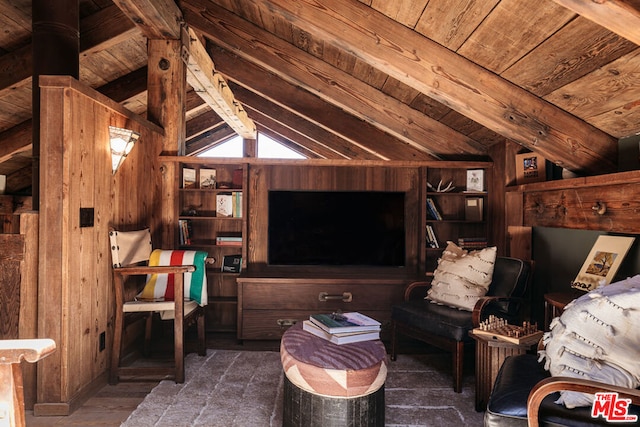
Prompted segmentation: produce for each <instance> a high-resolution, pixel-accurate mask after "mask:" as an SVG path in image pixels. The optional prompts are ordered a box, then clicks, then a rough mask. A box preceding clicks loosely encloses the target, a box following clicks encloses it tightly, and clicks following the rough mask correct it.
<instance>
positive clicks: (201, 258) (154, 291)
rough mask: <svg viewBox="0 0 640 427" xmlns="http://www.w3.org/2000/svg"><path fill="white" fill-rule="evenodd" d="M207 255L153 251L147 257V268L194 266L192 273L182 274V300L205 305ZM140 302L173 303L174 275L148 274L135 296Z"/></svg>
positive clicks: (204, 253) (198, 252)
mask: <svg viewBox="0 0 640 427" xmlns="http://www.w3.org/2000/svg"><path fill="white" fill-rule="evenodd" d="M207 255H208V254H207V253H206V252H202V251H173V250H162V249H155V250H154V251H153V252H152V253H151V256H150V257H149V266H166V265H194V266H195V267H196V270H195V271H194V272H193V273H185V274H184V298H185V300H193V301H196V302H197V303H198V304H200V305H201V306H205V305H207V272H206V269H205V260H206V258H207ZM137 298H138V299H140V300H152V301H173V299H174V275H173V274H149V275H147V283H146V284H145V286H144V289H143V290H142V292H140V293H139V294H138V296H137Z"/></svg>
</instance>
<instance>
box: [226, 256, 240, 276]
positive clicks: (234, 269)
mask: <svg viewBox="0 0 640 427" xmlns="http://www.w3.org/2000/svg"><path fill="white" fill-rule="evenodd" d="M241 269H242V255H225V256H224V257H222V267H221V270H222V272H223V273H240V270H241Z"/></svg>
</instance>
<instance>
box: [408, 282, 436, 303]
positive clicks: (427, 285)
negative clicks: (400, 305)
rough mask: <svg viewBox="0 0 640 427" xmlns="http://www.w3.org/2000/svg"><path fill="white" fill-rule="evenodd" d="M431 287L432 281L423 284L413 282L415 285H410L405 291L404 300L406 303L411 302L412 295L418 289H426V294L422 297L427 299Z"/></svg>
mask: <svg viewBox="0 0 640 427" xmlns="http://www.w3.org/2000/svg"><path fill="white" fill-rule="evenodd" d="M430 287H431V282H430V281H421V282H413V283H409V284H408V285H407V287H406V288H405V289H404V300H405V301H409V300H411V299H412V298H411V295H412V294H413V293H414V292H416V290H418V289H422V288H424V294H423V295H422V297H425V296H426V295H427V290H428V289H429V288H430Z"/></svg>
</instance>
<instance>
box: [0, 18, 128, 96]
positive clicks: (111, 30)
mask: <svg viewBox="0 0 640 427" xmlns="http://www.w3.org/2000/svg"><path fill="white" fill-rule="evenodd" d="M106 24H108V25H106ZM137 31H138V30H137V29H136V28H135V26H134V25H133V24H132V23H131V22H130V21H129V20H128V19H126V17H125V16H124V15H123V14H122V12H121V11H120V10H118V8H116V7H114V6H109V7H107V8H105V9H103V10H101V11H99V12H96V13H95V14H93V15H91V16H88V17H86V18H84V19H82V21H80V54H81V55H82V54H87V53H91V52H93V51H96V50H100V49H106V48H108V47H110V46H113V45H114V44H117V43H120V42H122V41H124V40H126V39H128V38H130V37H131V35H132V33H134V32H137ZM32 50H33V47H32V46H31V44H29V45H26V46H24V47H22V48H20V49H18V50H16V51H14V52H11V53H9V54H6V55H3V56H1V57H0V70H2V73H0V98H2V97H3V96H4V95H5V93H6V92H7V91H10V90H11V89H12V88H14V87H20V86H24V85H31V75H32V72H33V71H32V69H33V65H32V57H31V55H32Z"/></svg>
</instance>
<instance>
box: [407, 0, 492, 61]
mask: <svg viewBox="0 0 640 427" xmlns="http://www.w3.org/2000/svg"><path fill="white" fill-rule="evenodd" d="M499 2H500V0H431V1H429V3H428V4H427V8H426V10H425V11H424V13H423V14H422V16H421V17H420V20H419V21H418V24H417V25H416V28H415V30H416V31H417V32H418V33H420V34H422V35H424V36H425V37H428V38H430V39H431V40H433V41H436V42H438V43H440V44H441V45H443V46H445V47H447V48H449V49H451V50H453V51H457V50H458V49H459V48H460V46H462V44H463V43H464V42H465V41H466V40H467V39H468V38H469V36H470V35H471V33H473V31H474V30H475V29H476V28H478V26H479V25H480V23H482V20H483V19H484V18H485V17H486V16H487V15H488V14H489V12H491V10H492V9H493V8H494V7H495V6H496V4H498V3H499Z"/></svg>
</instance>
